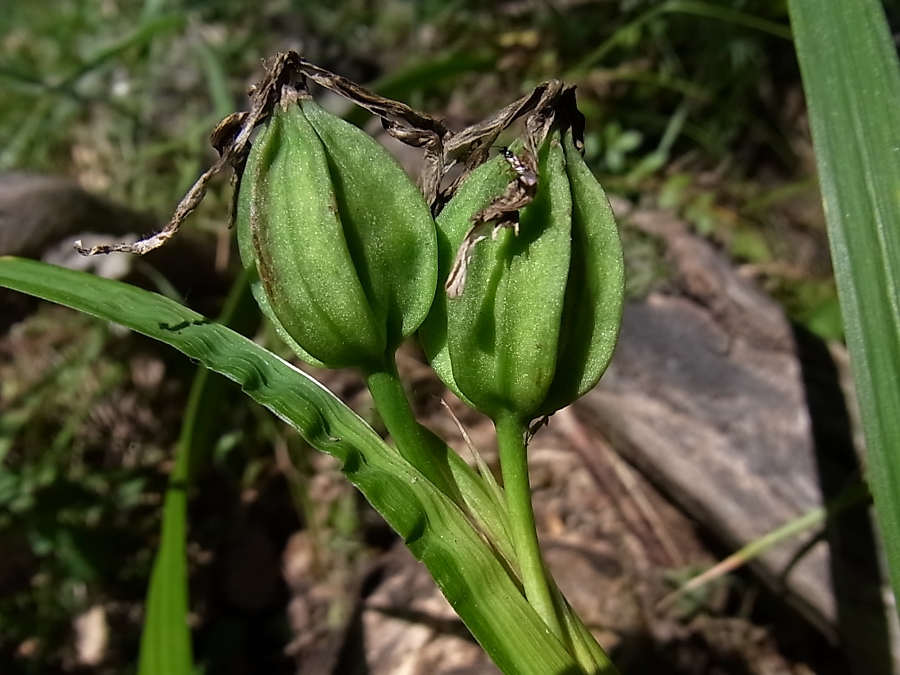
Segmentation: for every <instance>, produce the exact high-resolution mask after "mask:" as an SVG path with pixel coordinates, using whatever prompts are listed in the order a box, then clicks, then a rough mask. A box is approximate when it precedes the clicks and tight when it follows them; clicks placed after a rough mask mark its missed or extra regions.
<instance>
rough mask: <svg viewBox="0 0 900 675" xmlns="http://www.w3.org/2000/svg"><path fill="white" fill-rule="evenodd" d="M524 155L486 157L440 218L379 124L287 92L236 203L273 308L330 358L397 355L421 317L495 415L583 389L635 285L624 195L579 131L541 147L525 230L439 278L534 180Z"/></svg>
mask: <svg viewBox="0 0 900 675" xmlns="http://www.w3.org/2000/svg"><path fill="white" fill-rule="evenodd" d="M514 160H515V157H514V156H512V155H508V156H503V155H501V156H498V157H497V158H495V159H493V160H490V161H488V162H486V163H484V164H482V165H481V166H480V167H478V168H477V169H475V170H474V171H473V172H472V173H471V174H470V175H469V176H468V177H467V179H466V180H465V182H464V183H463V184H462V186H461V187H460V188H459V190H458V191H457V193H456V194H455V196H454V197H453V198H452V199H451V200H450V202H449V203H448V204H447V205H446V207H445V208H444V209H443V211H442V212H441V213H440V214H439V216H438V217H437V219H436V220H435V219H433V218H432V216H431V211H430V209H429V207H428V205H427V204H426V202H425V200H424V198H423V197H422V195H421V193H420V192H419V191H418V189H417V188H416V187H415V186H414V185H413V183H412V181H410V180H409V178H408V177H407V176H406V174H405V173H404V171H403V169H402V168H401V167H400V166H399V165H398V164H397V162H396V161H395V160H394V159H393V158H392V157H391V156H390V155H389V154H388V153H387V151H386V150H384V148H383V147H382V146H381V145H380V144H378V143H377V142H376V141H375V140H374V139H373V138H372V137H371V136H369V135H368V134H366V133H365V132H363V131H362V130H360V129H358V128H357V127H355V126H353V125H351V124H349V123H347V122H345V121H344V120H342V119H340V118H338V117H336V116H334V115H332V114H330V113H328V112H327V111H325V110H323V109H322V108H321V107H319V106H318V105H317V104H316V103H315V102H314V101H313V100H312V99H311V98H310V97H309V96H308V94H306V93H305V92H296V93H294V92H290V93H288V94H287V95H283V96H282V99H281V101H280V102H279V103H278V104H276V105H275V108H274V110H273V112H272V114H271V115H270V116H269V118H268V120H267V121H266V123H265V126H264V128H263V129H262V130H261V131H260V133H259V135H258V137H257V139H256V140H255V142H254V144H253V147H252V149H251V151H250V154H249V156H248V158H247V162H246V165H245V168H244V172H243V176H242V178H241V181H240V187H239V193H238V202H237V203H238V210H237V219H236V220H237V229H238V241H239V246H240V251H241V257H242V260H243V262H244V266H245V268H246V269H247V271H248V273H249V275H250V278H251V283H252V284H253V290H254V294H255V297H256V299H257V301H258V302H259V304H260V306H261V308H262V310H263V312H264V313H265V314H266V316H267V317H268V318H269V319H270V320H271V321H272V322H273V323H274V325H275V327H276V329H277V330H278V332H279V334H280V335H281V336H282V337H283V338H284V339H285V340H286V341H287V342H288V344H289V345H290V346H291V347H292V349H293V350H294V351H295V352H296V353H297V354H298V355H299V356H300V357H301V358H303V359H304V360H306V361H308V362H310V363H313V364H316V365H324V366H327V367H330V368H339V367H354V368H359V369H361V370H362V371H363V372H365V373H367V374H372V373H375V372H380V371H382V370H385V369H390V368H392V364H393V358H394V352H395V351H396V349H397V348H398V347H399V346H400V343H401V342H402V341H403V340H404V339H405V338H407V337H409V336H410V335H412V334H413V333H414V332H415V331H416V330H417V329H418V330H419V335H420V339H421V342H422V345H423V347H424V349H425V351H426V354H427V355H428V357H429V359H430V360H431V363H432V365H433V367H434V369H435V371H436V372H437V373H438V375H439V376H440V377H441V379H442V380H443V381H444V382H445V383H446V384H447V385H448V386H449V387H450V388H451V389H452V390H453V391H454V392H455V393H456V394H458V395H459V396H460V397H461V398H463V399H464V400H466V401H467V402H468V403H470V404H471V405H472V406H473V407H475V408H476V409H478V410H481V411H482V412H484V413H486V414H487V415H489V416H491V417H493V418H495V419H496V418H497V416H498V415H513V416H515V417H516V418H518V419H519V420H520V421H522V422H524V423H527V422H528V421H530V420H532V419H535V418H537V417H539V416H543V415H549V414H552V413H553V412H555V411H556V410H558V409H560V408H561V407H563V406H565V405H568V404H569V403H571V402H572V401H574V400H575V399H576V398H578V397H579V396H581V395H582V394H584V393H585V392H586V391H588V390H589V389H590V388H591V387H593V386H594V384H596V382H597V380H598V379H599V378H600V376H601V375H602V373H603V371H604V370H605V369H606V366H607V365H608V363H609V360H610V358H611V355H612V351H613V348H614V346H615V341H616V336H617V334H618V328H619V324H620V320H621V312H622V302H623V286H624V281H623V279H624V271H623V262H622V250H621V244H620V242H619V237H618V232H617V229H616V225H615V221H614V218H613V214H612V210H611V208H610V206H609V202H608V201H607V199H606V195H605V194H604V192H603V190H602V188H601V187H600V185H599V183H597V181H596V179H595V178H594V177H593V175H592V174H591V172H590V170H589V169H588V168H587V166H586V164H585V163H584V160H583V159H582V157H581V154H580V152H579V151H578V150H577V148H576V146H575V142H574V140H573V138H572V134H571V132H570V131H565V132H564V133H562V134H561V135H560V133H559V132H554V133H553V134H551V135H550V136H548V138H547V140H546V141H545V142H544V143H543V145H542V147H541V148H540V150H539V153H538V164H537V177H539V180H538V185H537V191H536V194H535V195H534V199H533V201H531V203H530V204H528V205H527V206H526V207H525V208H523V209H522V211H521V215H520V219H519V223H518V226H517V228H516V231H514V230H513V229H512V228H503V229H498V230H496V231H495V232H494V236H490V237H486V238H484V239H483V240H482V241H480V242H479V243H478V244H477V245H475V246H474V247H473V248H472V251H471V255H470V257H469V258H468V259H467V260H466V261H465V263H466V265H465V267H466V269H465V270H464V271H465V277H466V282H465V287H464V290H462V292H461V293H459V294H458V295H459V297H454V298H448V297H447V294H445V292H444V291H443V288H441V287H440V285H439V281H440V282H441V284H442V283H444V282H445V281H446V278H447V276H448V275H449V274H450V273H451V267H452V266H453V261H454V259H455V257H456V252H457V250H458V249H459V247H460V246H461V245H462V244H463V241H464V239H465V238H466V237H467V235H469V234H470V229H471V227H472V218H473V216H474V214H476V213H478V212H480V211H481V210H482V209H484V208H486V207H487V206H488V205H490V204H491V203H492V201H493V200H495V199H496V198H497V197H498V195H501V194H502V193H503V192H504V190H506V188H507V186H508V185H510V183H511V182H513V181H516V180H518V179H521V178H522V176H521V175H519V174H517V172H516V161H514ZM435 225H436V226H435ZM457 271H458V270H457Z"/></svg>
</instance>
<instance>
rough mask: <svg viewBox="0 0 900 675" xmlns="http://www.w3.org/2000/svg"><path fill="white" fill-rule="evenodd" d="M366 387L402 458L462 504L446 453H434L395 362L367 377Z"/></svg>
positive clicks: (430, 438) (430, 441)
mask: <svg viewBox="0 0 900 675" xmlns="http://www.w3.org/2000/svg"><path fill="white" fill-rule="evenodd" d="M366 385H367V386H368V387H369V391H370V392H371V394H372V400H373V401H374V402H375V407H376V408H378V412H379V414H380V415H381V419H382V420H383V421H384V425H385V426H386V427H387V430H388V432H389V433H390V434H391V438H393V439H394V443H395V444H396V446H397V450H398V451H399V452H400V455H401V456H402V457H403V458H404V459H405V460H406V461H408V462H409V463H410V464H412V465H413V466H414V467H416V469H418V470H419V471H420V472H421V473H422V475H424V476H425V477H426V478H427V479H428V480H430V481H431V482H432V483H433V484H434V485H435V487H437V488H438V489H439V490H440V491H441V492H443V493H444V494H446V495H447V496H449V497H450V498H451V499H453V500H454V501H456V502H457V503H459V501H458V499H457V497H458V494H457V493H458V490H456V489H454V487H453V485H454V481H453V480H452V478H451V476H452V473H451V471H450V468H449V467H448V466H447V462H448V457H447V453H446V452H445V453H439V452H434V451H433V450H434V448H433V444H434V439H433V437H432V436H430V435H429V434H428V432H427V430H426V429H425V428H424V427H422V425H421V424H419V422H418V421H417V420H416V417H415V415H414V414H413V411H412V408H411V407H410V405H409V399H408V398H407V397H406V392H405V391H404V390H403V383H402V382H401V381H400V376H399V375H398V374H397V365H396V363H395V362H394V361H393V360H392V361H391V362H390V363H389V364H388V366H387V367H385V369H384V370H382V371H379V372H375V373H371V374H369V375H367V376H366Z"/></svg>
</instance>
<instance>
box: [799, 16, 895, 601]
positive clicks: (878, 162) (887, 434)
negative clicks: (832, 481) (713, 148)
mask: <svg viewBox="0 0 900 675" xmlns="http://www.w3.org/2000/svg"><path fill="white" fill-rule="evenodd" d="M789 9H790V13H791V23H792V28H793V32H794V37H795V41H796V47H797V54H798V56H799V59H800V66H801V72H802V75H803V86H804V91H805V93H806V99H807V105H808V108H809V119H810V126H811V129H812V135H813V142H814V146H815V149H816V159H817V164H818V168H819V180H820V185H821V190H822V196H823V203H824V205H825V216H826V220H827V223H828V235H829V241H830V245H831V255H832V260H833V264H834V272H835V278H836V280H837V286H838V294H839V297H840V302H841V311H842V314H843V317H844V324H845V327H846V337H847V347H848V349H849V352H850V359H851V365H852V368H853V375H854V380H855V383H856V389H857V394H858V397H859V403H860V410H861V414H862V421H863V428H864V432H865V436H866V444H867V447H868V458H869V481H870V484H871V487H872V493H873V496H874V498H875V506H876V509H877V513H878V518H879V522H880V526H881V530H882V534H883V535H884V536H883V538H884V542H885V547H886V549H887V554H888V559H889V563H890V568H891V578H892V580H893V586H894V591H895V594H897V591H898V589H900V412H898V411H900V65H898V62H897V54H896V49H895V47H894V44H893V41H892V40H891V37H890V33H889V31H888V27H887V22H886V21H885V18H884V12H883V9H882V7H881V4H880V3H879V2H878V1H877V0H831V2H825V3H823V2H821V1H820V0H790V2H789Z"/></svg>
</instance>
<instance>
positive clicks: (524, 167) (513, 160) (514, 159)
mask: <svg viewBox="0 0 900 675" xmlns="http://www.w3.org/2000/svg"><path fill="white" fill-rule="evenodd" d="M500 152H502V153H503V157H504V158H505V159H506V161H507V162H509V165H510V166H511V167H512V168H513V171H515V172H516V173H517V174H518V176H519V182H520V183H522V184H523V185H527V186H529V187H533V186H535V185H537V182H538V177H537V172H535V170H534V169H533V168H531V167H530V166H528V164H527V163H525V162H524V161H522V158H521V157H519V156H518V155H516V153H514V152H513V151H512V150H510V149H509V148H501V149H500Z"/></svg>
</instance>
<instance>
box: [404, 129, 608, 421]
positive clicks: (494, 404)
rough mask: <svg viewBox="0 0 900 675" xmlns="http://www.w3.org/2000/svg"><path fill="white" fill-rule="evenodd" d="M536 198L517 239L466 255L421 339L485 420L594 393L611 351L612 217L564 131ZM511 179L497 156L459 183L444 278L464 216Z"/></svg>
mask: <svg viewBox="0 0 900 675" xmlns="http://www.w3.org/2000/svg"><path fill="white" fill-rule="evenodd" d="M538 172H539V177H540V180H539V184H538V190H537V193H536V195H535V198H534V200H533V201H532V202H531V203H530V204H529V205H528V206H526V207H525V208H524V209H522V211H521V213H520V224H519V233H518V235H517V234H515V233H514V232H513V231H511V230H510V229H505V230H502V231H500V232H499V233H496V236H494V237H490V238H487V239H485V240H483V241H481V242H480V243H478V245H477V246H476V247H475V248H474V252H473V253H472V256H471V260H470V261H469V264H468V266H467V270H466V277H467V278H466V282H465V288H464V290H463V292H462V294H461V296H460V297H458V298H447V297H442V296H443V294H439V295H438V298H437V299H436V301H435V304H434V305H433V307H432V311H431V314H429V316H428V319H427V320H426V322H425V323H424V324H423V325H422V328H421V329H420V331H419V334H420V337H421V340H422V344H423V346H424V348H425V351H426V353H427V354H428V357H429V359H430V360H431V362H432V365H433V366H434V368H435V370H436V371H437V373H438V375H439V376H440V377H441V378H442V379H443V380H444V382H445V383H447V385H448V386H449V387H450V388H451V389H453V390H454V391H455V392H457V393H458V394H460V395H461V396H462V397H463V398H464V400H466V401H467V402H469V403H470V404H472V405H473V406H474V407H476V408H477V409H479V410H481V411H483V412H485V413H486V414H488V415H489V416H491V417H493V418H495V419H496V418H497V417H498V416H499V415H502V414H509V413H511V414H513V415H515V416H516V417H518V418H519V419H520V420H523V421H528V420H531V419H534V418H535V417H538V416H541V415H546V414H551V413H553V412H555V411H556V410H558V409H559V408H561V407H563V406H565V405H568V404H569V403H571V402H572V401H574V400H575V399H576V398H578V397H579V396H581V395H582V394H584V393H585V392H586V391H587V390H589V389H590V388H591V387H593V386H594V384H596V383H597V380H599V378H600V376H601V375H602V373H603V371H604V370H605V369H606V366H607V365H608V364H609V359H610V358H611V356H612V351H613V348H614V347H615V339H616V335H617V333H618V327H619V323H620V321H621V312H622V302H623V291H624V268H623V263H622V249H621V244H620V242H619V238H618V231H617V229H616V224H615V220H614V219H613V215H612V210H611V208H610V207H609V202H608V201H607V199H606V195H605V194H604V193H603V190H602V188H601V187H600V185H599V184H598V183H597V181H596V179H595V178H594V177H593V175H591V173H590V171H589V169H588V168H587V166H586V165H585V164H584V160H583V159H582V158H581V155H580V153H579V152H578V150H577V149H576V148H575V145H574V142H573V140H572V137H571V133H567V134H566V135H565V138H564V139H563V141H562V142H560V141H559V140H558V135H554V137H551V139H550V140H548V141H547V142H546V143H545V144H544V146H543V147H542V148H541V151H540V156H539V162H538ZM513 175H514V174H513V173H512V170H511V169H510V166H509V164H508V163H507V162H506V161H505V160H504V159H503V158H502V157H501V158H497V159H495V160H492V161H491V162H488V163H486V164H484V165H482V166H481V167H479V168H478V169H477V170H476V171H474V172H473V173H472V175H471V176H470V177H469V178H468V179H467V180H466V182H465V183H464V184H463V185H462V187H461V188H460V190H459V192H458V193H457V194H456V196H455V197H454V198H453V199H452V200H451V201H450V203H449V204H448V205H447V207H446V208H445V209H444V211H443V212H442V213H441V214H440V215H439V216H438V219H437V225H438V242H439V247H440V262H441V278H446V276H447V274H449V272H450V261H451V260H452V259H453V257H454V255H455V253H456V251H457V249H458V248H459V247H460V245H461V244H462V242H463V239H464V237H466V235H467V233H468V232H469V230H470V228H471V225H472V222H471V219H472V216H473V214H475V213H476V212H478V211H479V210H481V209H483V208H484V207H485V206H487V205H488V204H489V203H491V200H492V199H493V198H494V197H496V196H497V195H499V194H501V193H503V191H504V189H505V187H506V185H507V184H508V183H509V181H510V180H511V177H512V176H513Z"/></svg>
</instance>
